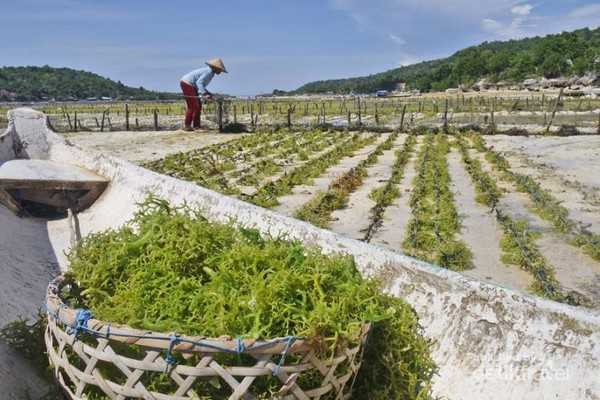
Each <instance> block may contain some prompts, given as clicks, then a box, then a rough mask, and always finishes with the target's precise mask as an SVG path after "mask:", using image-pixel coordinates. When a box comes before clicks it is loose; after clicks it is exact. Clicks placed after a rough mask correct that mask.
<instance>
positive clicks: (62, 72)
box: [0, 66, 174, 101]
mask: <svg viewBox="0 0 600 400" xmlns="http://www.w3.org/2000/svg"><path fill="white" fill-rule="evenodd" d="M92 97H93V98H100V97H110V98H113V99H130V98H131V99H135V100H156V99H169V98H174V94H172V93H159V92H153V91H150V90H146V89H144V88H143V87H140V88H132V87H128V86H125V85H124V84H123V83H121V82H115V81H113V80H110V79H107V78H104V77H102V76H100V75H96V74H93V73H91V72H86V71H77V70H74V69H70V68H53V67H49V66H44V67H2V68H0V101H41V100H50V99H55V100H81V99H87V98H92Z"/></svg>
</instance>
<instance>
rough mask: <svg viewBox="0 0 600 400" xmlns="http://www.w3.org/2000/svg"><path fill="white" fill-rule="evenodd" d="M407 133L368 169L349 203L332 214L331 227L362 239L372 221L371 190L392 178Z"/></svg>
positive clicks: (373, 203) (346, 234) (333, 229)
mask: <svg viewBox="0 0 600 400" xmlns="http://www.w3.org/2000/svg"><path fill="white" fill-rule="evenodd" d="M406 137H407V136H406V135H400V136H399V137H398V139H396V141H395V142H394V146H393V147H392V148H391V149H390V150H387V151H384V152H383V154H381V156H379V159H378V161H377V163H376V164H375V165H373V166H371V167H370V168H368V169H367V177H366V178H365V179H364V180H363V184H362V185H361V186H360V187H359V188H358V189H357V190H356V191H355V192H354V193H352V194H351V195H350V198H349V199H348V205H347V207H346V208H344V209H342V210H335V211H334V212H333V213H332V214H331V218H332V220H333V222H332V223H331V224H330V226H329V229H331V230H332V231H335V232H338V233H341V234H343V235H345V236H348V237H351V238H353V239H358V240H360V239H362V238H363V237H364V236H365V230H366V229H367V228H368V227H369V224H370V223H371V209H372V208H373V207H374V206H375V202H374V201H373V200H371V199H370V198H369V195H370V194H371V191H373V189H376V188H378V187H380V186H382V185H385V182H386V181H387V180H389V179H390V177H391V175H392V167H393V165H394V161H395V160H396V154H395V153H396V151H397V150H398V149H400V148H401V147H402V145H403V144H404V141H405V140H406Z"/></svg>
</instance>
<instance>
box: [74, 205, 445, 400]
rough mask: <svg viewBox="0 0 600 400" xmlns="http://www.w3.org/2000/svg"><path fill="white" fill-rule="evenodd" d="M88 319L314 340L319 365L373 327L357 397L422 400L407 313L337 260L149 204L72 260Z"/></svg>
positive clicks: (426, 376) (424, 377) (87, 243)
mask: <svg viewBox="0 0 600 400" xmlns="http://www.w3.org/2000/svg"><path fill="white" fill-rule="evenodd" d="M70 259H71V269H72V272H71V273H72V275H73V278H74V279H75V280H76V281H77V283H78V285H79V286H80V288H81V289H82V290H83V291H82V293H81V294H82V298H83V301H84V303H85V306H86V307H88V308H90V309H91V310H92V312H93V313H94V316H95V317H96V318H99V319H103V320H106V321H111V322H114V323H120V324H127V325H129V326H131V327H134V328H140V329H148V330H154V331H162V332H168V331H175V332H181V333H185V334H190V335H205V336H212V337H218V336H222V335H228V336H231V337H243V338H253V339H268V338H275V337H282V336H288V335H294V336H301V337H304V338H309V339H310V340H312V341H314V342H315V344H316V346H317V347H318V348H320V349H321V351H322V353H323V354H322V355H323V356H324V357H327V356H332V355H333V354H335V352H336V350H338V349H340V348H343V347H345V346H348V345H352V344H356V342H357V340H358V338H359V335H360V332H361V327H362V325H363V324H364V323H365V322H373V323H374V325H373V328H372V333H371V337H370V338H369V341H368V344H367V349H366V354H365V363H364V367H363V369H362V370H361V373H360V374H359V378H358V382H357V385H358V386H355V391H354V392H355V397H356V398H370V399H373V398H386V399H387V398H398V399H400V398H402V399H412V398H423V397H422V396H428V395H429V390H430V389H429V381H430V379H431V377H432V375H433V373H434V370H435V367H434V364H433V362H432V360H431V358H430V355H429V350H428V347H429V343H428V342H427V340H426V339H424V338H423V337H422V336H421V334H420V327H419V325H418V321H417V317H416V315H415V313H414V311H413V310H412V309H411V308H410V306H409V305H407V304H406V303H405V302H404V301H403V300H401V299H398V298H394V297H391V296H387V295H384V294H381V291H380V286H379V285H378V283H377V282H376V281H374V280H365V279H363V278H362V277H361V275H360V274H359V272H358V271H357V269H356V267H355V265H354V261H353V260H352V259H351V258H349V257H346V256H326V255H323V254H321V253H320V251H318V250H317V249H309V248H306V247H304V246H303V245H302V244H300V243H299V242H290V241H286V240H281V239H271V238H265V237H263V236H261V235H260V234H259V233H258V232H257V231H255V230H252V229H244V228H238V227H235V226H233V225H231V224H229V225H228V224H219V223H213V222H209V221H208V220H206V219H205V218H204V217H202V215H201V214H200V213H199V212H198V211H196V210H192V209H190V208H187V207H180V208H173V207H171V206H170V205H169V204H168V203H166V202H164V201H162V200H158V199H155V198H150V199H148V200H147V201H146V202H145V203H144V204H142V205H141V207H140V211H139V212H138V213H137V214H136V216H135V217H134V219H133V220H132V221H131V222H130V224H128V225H127V226H125V227H123V228H121V229H119V230H110V231H107V232H103V233H98V234H94V235H91V236H89V237H87V238H85V239H84V240H83V242H82V243H81V244H80V246H79V247H78V248H77V249H76V250H75V251H74V252H73V253H72V254H71V256H70Z"/></svg>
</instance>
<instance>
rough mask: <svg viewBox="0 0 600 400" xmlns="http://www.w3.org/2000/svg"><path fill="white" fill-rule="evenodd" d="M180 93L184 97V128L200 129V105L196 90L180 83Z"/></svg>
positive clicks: (182, 82) (184, 83)
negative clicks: (185, 105) (185, 106)
mask: <svg viewBox="0 0 600 400" xmlns="http://www.w3.org/2000/svg"><path fill="white" fill-rule="evenodd" d="M181 91H182V92H183V95H184V96H186V97H185V103H186V104H187V111H186V113H185V127H186V128H191V127H192V123H193V124H194V128H200V115H201V114H202V103H201V102H200V98H199V97H198V90H197V89H196V88H195V87H194V86H192V85H190V84H189V83H187V82H184V81H181Z"/></svg>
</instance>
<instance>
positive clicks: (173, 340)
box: [165, 333, 181, 372]
mask: <svg viewBox="0 0 600 400" xmlns="http://www.w3.org/2000/svg"><path fill="white" fill-rule="evenodd" d="M179 343H181V339H180V338H179V335H178V334H176V333H175V334H173V335H171V336H170V337H169V350H167V355H166V356H165V361H166V362H167V368H166V370H165V372H167V371H168V370H169V366H173V365H175V364H177V359H176V358H175V356H173V348H174V347H175V346H176V345H178V344H179Z"/></svg>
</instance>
